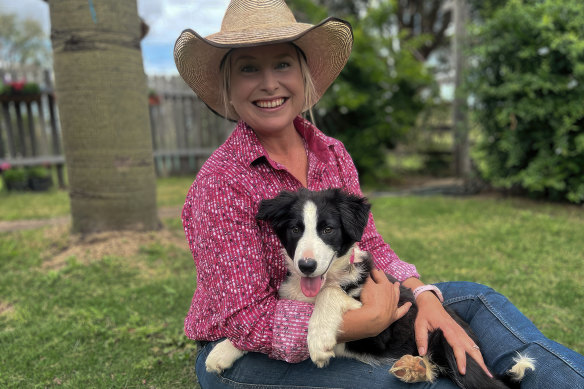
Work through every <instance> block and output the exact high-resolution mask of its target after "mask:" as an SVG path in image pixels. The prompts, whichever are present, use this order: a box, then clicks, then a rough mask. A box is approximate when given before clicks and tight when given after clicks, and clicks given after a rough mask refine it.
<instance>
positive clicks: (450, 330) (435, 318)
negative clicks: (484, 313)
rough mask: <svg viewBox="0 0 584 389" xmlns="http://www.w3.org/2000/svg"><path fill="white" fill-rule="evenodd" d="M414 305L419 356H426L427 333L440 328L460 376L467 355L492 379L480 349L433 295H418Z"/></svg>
mask: <svg viewBox="0 0 584 389" xmlns="http://www.w3.org/2000/svg"><path fill="white" fill-rule="evenodd" d="M416 303H417V305H418V316H417V317H416V322H415V332H416V344H417V346H418V353H419V354H420V355H422V356H423V355H426V351H427V348H428V333H429V332H430V331H433V330H435V329H438V328H440V329H441V330H442V332H443V333H444V337H445V338H446V341H447V342H448V344H450V346H451V347H452V349H453V350H454V356H455V358H456V364H457V366H458V371H459V372H460V374H463V375H464V374H466V354H468V355H470V356H471V357H472V358H473V359H474V360H475V361H476V362H477V363H478V364H479V365H480V366H481V367H482V368H483V370H484V371H485V372H486V373H487V374H488V375H489V376H491V377H492V374H491V373H490V372H489V369H487V366H486V365H485V361H484V360H483V356H482V354H481V351H480V349H479V348H478V347H476V344H475V343H474V341H473V340H472V339H471V338H470V337H469V336H468V334H467V333H466V331H464V329H463V328H462V327H461V326H460V325H459V324H458V323H457V322H456V321H454V319H453V318H452V316H450V315H449V314H448V312H446V310H445V309H444V307H443V306H442V304H441V303H440V301H439V300H438V298H437V297H436V296H435V295H434V294H433V293H431V292H424V293H422V294H420V295H419V296H418V299H417V300H416Z"/></svg>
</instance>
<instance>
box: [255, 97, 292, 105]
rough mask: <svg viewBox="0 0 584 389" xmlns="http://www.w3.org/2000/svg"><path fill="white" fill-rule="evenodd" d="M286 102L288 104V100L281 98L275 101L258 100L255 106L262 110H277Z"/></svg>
mask: <svg viewBox="0 0 584 389" xmlns="http://www.w3.org/2000/svg"><path fill="white" fill-rule="evenodd" d="M284 102H286V99H285V98H283V97H281V98H278V99H273V100H257V101H254V105H256V106H258V107H260V108H277V107H279V106H281V105H282V104H284Z"/></svg>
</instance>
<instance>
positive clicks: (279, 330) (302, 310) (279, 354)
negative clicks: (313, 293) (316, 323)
mask: <svg viewBox="0 0 584 389" xmlns="http://www.w3.org/2000/svg"><path fill="white" fill-rule="evenodd" d="M313 309H314V305H312V304H309V303H303V302H300V301H293V300H285V299H282V300H280V301H278V304H277V305H276V314H275V317H274V327H273V329H272V335H273V340H272V352H271V353H270V358H273V359H280V360H283V361H286V362H290V363H298V362H302V361H304V360H305V359H307V358H308V356H309V353H308V344H307V342H306V337H307V334H308V321H309V320H310V316H311V315H312V310H313Z"/></svg>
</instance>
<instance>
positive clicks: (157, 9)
mask: <svg viewBox="0 0 584 389" xmlns="http://www.w3.org/2000/svg"><path fill="white" fill-rule="evenodd" d="M85 1H87V4H88V6H87V12H90V7H89V4H90V2H96V1H99V0H85ZM119 1H128V0H119ZM137 3H138V15H140V17H142V19H144V20H145V21H146V23H147V24H148V25H149V26H150V31H149V33H148V35H147V36H146V37H145V38H144V40H142V55H143V58H144V69H145V71H146V73H147V74H150V75H172V74H178V72H177V71H176V67H175V65H174V59H173V57H172V49H173V46H174V42H175V41H176V38H178V36H179V35H180V33H181V31H182V30H184V29H186V28H190V29H193V30H195V31H196V32H197V33H199V34H200V35H203V36H206V35H209V34H212V33H214V32H217V31H219V29H220V28H221V20H222V18H223V14H224V12H225V9H226V8H227V5H228V4H229V0H137ZM0 13H3V14H16V15H17V17H18V18H19V19H20V20H25V19H34V20H36V21H38V22H39V23H40V24H41V26H42V27H43V30H44V31H45V33H46V35H47V39H48V37H49V35H50V30H51V21H50V17H49V6H48V5H47V3H46V2H44V1H42V0H0Z"/></svg>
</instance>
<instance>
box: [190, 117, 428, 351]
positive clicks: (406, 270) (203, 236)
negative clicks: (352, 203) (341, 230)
mask: <svg viewBox="0 0 584 389" xmlns="http://www.w3.org/2000/svg"><path fill="white" fill-rule="evenodd" d="M294 124H295V126H296V129H297V131H298V132H299V133H300V135H301V136H302V137H303V138H304V140H305V142H306V146H307V153H308V189H311V190H322V189H327V188H344V189H345V190H347V191H348V192H350V193H353V194H358V195H361V190H360V188H359V181H358V176H357V171H356V169H355V166H354V164H353V161H352V160H351V157H350V156H349V154H348V153H347V151H346V150H345V148H344V146H343V145H342V143H341V142H339V141H338V140H335V139H333V138H330V137H327V136H325V135H324V134H323V133H322V132H321V131H319V130H318V129H317V128H316V127H315V126H313V125H312V124H311V123H310V122H308V121H306V120H304V119H302V118H301V117H298V118H296V119H295V121H294ZM301 186H302V184H301V183H300V182H299V181H298V180H297V179H296V178H294V176H292V175H291V174H290V173H289V172H288V171H287V170H286V168H285V167H284V166H282V165H280V164H278V163H277V162H275V161H273V160H271V159H270V158H269V157H268V154H267V152H266V151H265V149H264V148H263V147H262V145H261V144H260V142H259V141H258V139H257V137H256V135H255V133H254V132H253V130H252V129H251V128H250V127H249V126H247V124H245V123H244V122H239V123H238V124H237V127H236V128H235V130H234V131H233V133H232V134H231V136H230V137H229V138H228V139H227V140H226V141H225V143H224V144H223V145H222V146H220V147H219V148H218V149H217V150H216V151H215V152H214V153H213V155H211V157H210V158H209V159H208V160H207V162H206V163H205V164H204V166H203V167H202V168H201V170H200V171H199V173H198V175H197V178H196V179H195V181H194V182H193V185H192V186H191V188H190V190H189V192H188V194H187V197H186V201H185V204H184V207H183V211H182V219H183V226H184V230H185V234H186V237H187V240H188V243H189V247H190V249H191V252H192V254H193V257H194V260H195V266H196V269H197V288H196V290H195V293H194V296H193V300H192V303H191V307H190V310H189V312H188V315H187V317H186V319H185V333H186V335H187V336H188V337H189V338H191V339H197V340H208V341H211V340H217V339H219V338H224V337H227V338H229V339H230V340H231V341H232V342H233V343H234V345H235V346H236V347H237V348H239V349H241V350H248V351H257V352H262V353H265V354H268V355H269V356H270V357H271V358H275V359H281V360H285V361H288V362H300V361H303V360H305V359H306V358H308V347H307V344H306V334H307V328H308V320H309V318H310V315H311V313H312V305H311V304H307V303H302V302H298V301H291V300H285V299H279V298H278V293H277V291H278V288H279V286H280V284H281V283H282V281H283V280H284V278H285V277H286V267H285V264H284V260H283V258H282V255H281V249H282V245H281V244H280V242H279V240H278V238H277V237H276V235H275V234H274V232H273V231H272V229H271V228H270V227H269V226H268V224H267V223H266V222H258V221H256V219H255V215H256V213H257V211H258V207H259V203H260V201H261V200H262V199H266V198H273V197H275V196H276V195H277V194H278V193H279V192H280V191H281V190H284V189H286V190H292V191H293V190H297V189H299V188H301ZM359 246H360V248H361V249H363V250H367V251H369V252H371V253H372V254H373V257H374V258H375V263H376V265H377V267H379V268H380V269H381V270H383V271H385V272H387V273H390V274H392V275H394V276H395V277H396V278H397V279H399V280H404V279H406V278H409V277H418V274H417V272H416V268H415V267H414V266H413V265H410V264H407V263H405V262H402V261H401V260H400V259H399V258H398V257H397V255H396V254H395V253H394V252H393V250H392V249H391V248H390V247H389V245H388V244H386V243H384V242H383V239H382V237H381V236H380V235H379V233H378V232H377V231H376V229H375V225H374V222H373V217H372V215H371V214H370V215H369V224H368V226H367V228H366V230H365V233H364V235H363V238H362V240H361V242H360V243H359Z"/></svg>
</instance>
